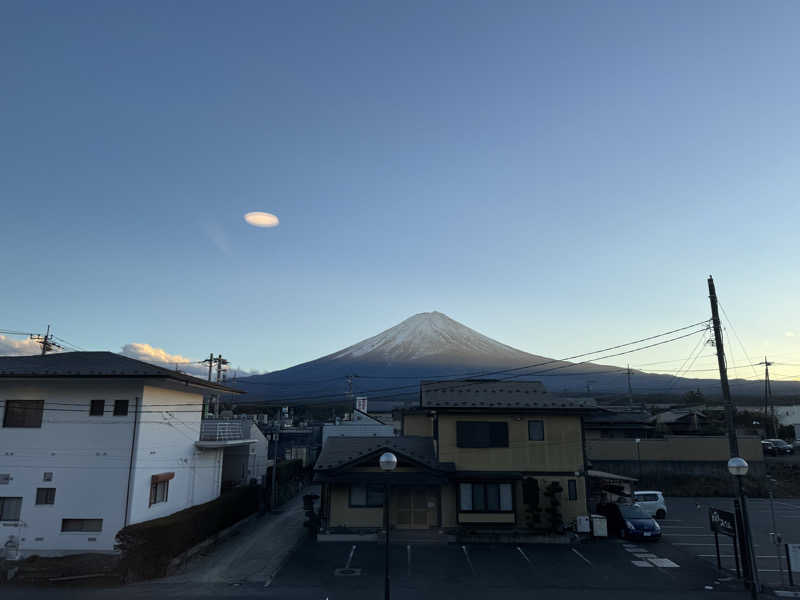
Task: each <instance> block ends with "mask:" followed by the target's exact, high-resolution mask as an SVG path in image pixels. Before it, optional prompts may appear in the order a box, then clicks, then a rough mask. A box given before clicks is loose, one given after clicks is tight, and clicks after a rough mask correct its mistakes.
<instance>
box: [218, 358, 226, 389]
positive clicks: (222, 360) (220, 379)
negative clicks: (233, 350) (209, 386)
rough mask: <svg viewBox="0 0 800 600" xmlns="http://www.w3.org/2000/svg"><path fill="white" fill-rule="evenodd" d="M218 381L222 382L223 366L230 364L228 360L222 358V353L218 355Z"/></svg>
mask: <svg viewBox="0 0 800 600" xmlns="http://www.w3.org/2000/svg"><path fill="white" fill-rule="evenodd" d="M216 362H217V383H221V382H222V367H223V366H225V365H227V364H228V361H227V360H225V359H224V358H222V354H220V355H219V356H217V358H216Z"/></svg>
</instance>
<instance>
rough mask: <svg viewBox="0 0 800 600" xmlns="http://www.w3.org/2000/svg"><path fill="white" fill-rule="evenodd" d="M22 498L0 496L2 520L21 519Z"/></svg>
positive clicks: (0, 516)
mask: <svg viewBox="0 0 800 600" xmlns="http://www.w3.org/2000/svg"><path fill="white" fill-rule="evenodd" d="M21 511H22V498H17V497H8V496H5V497H3V496H0V521H19V514H20V512H21Z"/></svg>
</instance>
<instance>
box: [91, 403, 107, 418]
mask: <svg viewBox="0 0 800 600" xmlns="http://www.w3.org/2000/svg"><path fill="white" fill-rule="evenodd" d="M105 412H106V401H105V400H92V403H91V405H90V406H89V416H90V417H102V416H103V413H105Z"/></svg>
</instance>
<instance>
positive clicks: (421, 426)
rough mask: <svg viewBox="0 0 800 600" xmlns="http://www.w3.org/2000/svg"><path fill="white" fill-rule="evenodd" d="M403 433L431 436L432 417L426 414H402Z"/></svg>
mask: <svg viewBox="0 0 800 600" xmlns="http://www.w3.org/2000/svg"><path fill="white" fill-rule="evenodd" d="M403 435H419V436H422V437H433V418H432V417H429V416H428V415H426V414H416V413H415V414H407V415H403Z"/></svg>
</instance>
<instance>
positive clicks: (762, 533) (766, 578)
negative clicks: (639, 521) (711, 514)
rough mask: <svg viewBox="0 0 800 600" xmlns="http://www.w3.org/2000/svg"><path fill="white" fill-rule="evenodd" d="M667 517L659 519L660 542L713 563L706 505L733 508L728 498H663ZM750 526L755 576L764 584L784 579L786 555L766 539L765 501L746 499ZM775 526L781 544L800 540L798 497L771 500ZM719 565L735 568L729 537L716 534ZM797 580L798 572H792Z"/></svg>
mask: <svg viewBox="0 0 800 600" xmlns="http://www.w3.org/2000/svg"><path fill="white" fill-rule="evenodd" d="M667 506H668V508H669V514H668V516H667V517H668V518H667V519H666V520H664V521H662V531H663V535H664V537H663V541H666V542H668V543H669V544H670V545H672V546H675V547H677V548H680V549H682V550H684V551H685V552H687V553H689V554H692V555H693V556H696V557H698V558H700V559H702V560H706V561H708V562H710V563H711V564H713V565H716V560H717V558H716V550H715V548H714V534H713V533H711V531H710V529H709V523H708V507H709V506H713V507H715V508H720V509H723V510H727V511H730V512H732V511H733V499H732V498H667ZM748 509H749V514H750V528H751V531H752V535H753V544H754V546H755V554H756V563H757V565H758V571H759V576H760V577H761V581H762V582H763V583H765V584H770V585H777V584H781V583H786V582H787V581H788V576H787V566H786V557H785V555H784V554H783V551H782V550H783V549H782V548H776V547H775V545H774V544H773V543H772V542H771V540H770V535H769V534H770V532H771V531H772V518H771V513H770V503H769V500H767V499H763V498H754V499H749V500H748ZM775 518H776V523H777V526H778V527H777V529H778V531H779V532H780V533H781V534H782V536H783V541H784V542H785V543H800V500H797V499H786V498H779V499H776V500H775ZM719 544H720V555H721V556H722V561H721V562H722V566H723V568H725V569H730V570H731V571H733V570H735V559H734V554H733V544H732V542H731V540H730V538H727V537H725V536H722V535H721V536H719ZM796 579H797V583H800V573H797V574H796Z"/></svg>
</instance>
